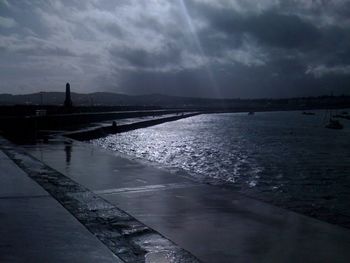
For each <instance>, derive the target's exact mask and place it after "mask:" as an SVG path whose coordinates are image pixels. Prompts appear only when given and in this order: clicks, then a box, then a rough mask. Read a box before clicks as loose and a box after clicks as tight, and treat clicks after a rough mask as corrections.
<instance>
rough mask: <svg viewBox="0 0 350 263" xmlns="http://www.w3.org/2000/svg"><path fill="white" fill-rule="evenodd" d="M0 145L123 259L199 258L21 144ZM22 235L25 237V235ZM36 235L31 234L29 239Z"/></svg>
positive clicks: (173, 262)
mask: <svg viewBox="0 0 350 263" xmlns="http://www.w3.org/2000/svg"><path fill="white" fill-rule="evenodd" d="M0 147H2V148H3V150H4V152H5V153H6V155H7V156H8V157H9V158H10V159H11V160H13V161H14V162H15V163H16V164H17V165H18V166H19V168H21V169H22V170H23V171H25V172H26V174H27V175H28V176H29V177H30V178H31V179H33V180H34V181H35V182H37V183H38V184H39V185H40V186H42V187H43V188H44V189H45V190H46V191H47V192H48V193H49V194H50V196H51V197H53V198H55V199H56V200H57V201H58V202H59V203H60V204H61V205H62V206H63V207H64V208H65V209H67V210H68V211H69V212H70V213H71V215H73V216H74V217H75V218H76V219H78V221H79V222H80V223H81V224H82V225H83V226H84V227H85V228H86V229H88V230H89V231H90V232H91V233H92V234H93V235H94V236H95V237H97V238H98V239H99V240H100V241H101V242H102V243H103V244H104V245H105V246H106V247H108V248H109V249H110V251H112V252H113V253H114V254H115V255H117V256H118V258H121V259H122V260H123V262H130V263H143V262H169V263H177V262H182V263H196V262H199V261H198V259H196V258H195V257H194V256H193V255H191V254H190V253H189V252H188V251H186V250H184V249H182V248H181V247H179V246H178V245H176V244H175V243H173V242H172V241H171V240H169V239H167V238H165V237H164V236H162V235H160V234H159V233H158V232H156V231H154V230H153V229H151V228H149V227H148V226H146V225H144V224H143V223H142V222H140V221H138V220H136V219H135V218H134V217H132V216H130V215H129V214H127V213H125V211H123V210H121V209H119V208H118V207H116V206H115V205H113V204H111V203H109V202H108V201H106V200H105V199H103V198H101V197H100V196H98V195H97V194H94V193H93V192H91V191H90V190H89V189H87V188H86V187H84V186H82V185H80V184H79V183H77V182H75V181H73V180H72V179H70V178H68V177H66V176H65V175H64V174H62V173H59V172H58V171H56V170H54V169H52V168H51V167H49V166H47V165H46V164H44V163H43V162H41V161H39V160H38V159H36V158H34V157H32V156H30V155H28V154H27V153H26V152H24V151H23V149H22V148H20V147H17V146H15V145H12V144H10V143H7V144H6V146H5V147H4V146H3V145H1V146H0ZM50 219H51V220H52V219H54V218H53V217H50ZM24 236H25V237H27V238H28V236H27V235H24ZM67 236H69V235H67ZM35 237H36V236H35V235H33V237H29V239H30V238H32V239H35ZM82 242H84V240H82ZM48 253H50V252H48ZM101 260H102V259H101ZM150 260H151V261H150ZM98 262H100V261H98ZM102 262H104V261H103V260H102Z"/></svg>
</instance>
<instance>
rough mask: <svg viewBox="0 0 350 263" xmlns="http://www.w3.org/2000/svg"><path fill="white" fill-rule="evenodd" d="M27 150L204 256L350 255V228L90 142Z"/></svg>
mask: <svg viewBox="0 0 350 263" xmlns="http://www.w3.org/2000/svg"><path fill="white" fill-rule="evenodd" d="M67 145H69V147H70V150H67V148H66V147H67ZM26 150H27V152H28V153H30V154H32V155H34V156H36V157H37V158H38V159H40V160H42V161H43V162H45V163H46V164H47V165H49V166H51V167H53V168H54V169H56V170H58V171H60V172H62V173H64V174H65V175H67V176H68V177H70V178H72V179H73V180H75V181H77V182H79V183H80V184H82V185H84V186H86V187H87V188H89V189H91V190H94V191H95V193H97V194H99V195H100V196H102V197H103V198H104V199H107V200H108V201H110V202H111V203H112V204H115V205H116V206H117V207H119V208H121V209H123V210H124V211H126V212H127V213H129V214H130V215H132V216H133V217H135V218H136V219H138V220H140V221H141V222H143V223H144V224H146V225H148V226H150V227H151V228H153V229H154V230H156V231H158V232H159V233H161V234H162V235H164V236H165V237H167V238H169V239H170V240H172V241H174V242H175V243H177V244H178V245H179V246H180V247H182V248H184V249H186V250H187V251H189V252H191V253H192V254H193V255H195V256H196V257H198V258H199V259H200V260H202V261H203V262H349V260H350V231H349V230H348V229H344V228H341V227H338V226H334V225H331V224H328V223H324V222H321V221H318V220H315V219H312V218H309V217H306V216H303V215H300V214H297V213H294V212H290V211H288V210H284V209H280V208H277V207H275V206H272V205H269V204H266V203H263V202H260V201H256V200H253V199H250V198H247V197H244V196H242V195H239V194H237V193H235V192H233V191H232V190H227V189H222V188H219V187H215V186H209V185H205V184H200V183H196V182H193V181H192V180H189V179H187V178H186V177H183V176H179V175H178V174H172V173H170V172H168V171H166V170H164V169H159V168H156V167H153V166H150V165H147V164H144V163H140V162H137V161H134V160H129V159H128V158H123V157H122V156H117V155H116V154H114V153H110V152H107V151H105V150H100V149H98V148H96V147H94V146H92V145H87V144H84V143H79V142H71V143H69V142H67V141H66V142H63V141H62V142H60V141H56V142H55V143H52V144H49V145H37V146H27V147H26Z"/></svg>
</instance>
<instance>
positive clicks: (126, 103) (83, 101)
mask: <svg viewBox="0 0 350 263" xmlns="http://www.w3.org/2000/svg"><path fill="white" fill-rule="evenodd" d="M64 99H65V93H64V92H42V93H33V94H25V95H11V94H0V106H6V105H28V106H32V107H35V106H38V105H47V106H50V107H51V106H60V105H63V102H64ZM72 101H73V105H74V106H76V107H84V106H94V108H97V107H100V108H103V107H116V106H117V107H131V108H132V107H135V106H138V107H156V108H196V109H200V108H203V109H223V108H225V109H234V110H246V109H252V110H278V109H279V110H291V109H308V108H309V109H317V108H348V107H350V96H345V95H343V96H319V97H305V98H282V99H209V98H190V97H177V96H167V95H161V94H150V95H138V96H131V95H125V94H118V93H111V92H95V93H90V94H80V93H72ZM90 108H91V107H90Z"/></svg>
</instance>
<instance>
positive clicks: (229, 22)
mask: <svg viewBox="0 0 350 263" xmlns="http://www.w3.org/2000/svg"><path fill="white" fill-rule="evenodd" d="M66 82H70V84H71V89H72V91H74V92H80V93H90V92H97V91H107V92H115V93H124V94H131V95H139V94H153V93H157V94H166V95H177V96H191V97H208V98H278V97H298V96H318V95H330V94H334V95H340V94H348V95H350V1H349V0H171V1H170V0H169V1H165V0H0V93H12V94H27V93H32V92H39V91H64V90H65V84H66Z"/></svg>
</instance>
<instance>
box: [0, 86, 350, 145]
mask: <svg viewBox="0 0 350 263" xmlns="http://www.w3.org/2000/svg"><path fill="white" fill-rule="evenodd" d="M349 107H350V96H345V95H342V96H319V97H300V98H281V99H210V98H191V97H176V96H168V95H160V94H153V95H140V96H129V95H124V94H117V93H107V92H97V93H91V94H79V93H74V92H71V90H70V85H69V83H67V86H66V93H64V92H40V93H33V94H27V95H10V94H0V129H1V130H2V131H3V132H4V133H5V135H9V136H10V137H12V138H16V139H18V138H21V139H28V138H29V139H31V138H33V137H36V136H37V135H38V134H39V133H38V132H39V131H41V130H44V131H48V130H51V131H57V130H77V129H82V128H84V127H85V126H88V125H89V123H92V122H101V121H107V120H118V119H125V118H134V117H143V116H153V117H155V116H162V115H164V114H170V113H178V114H179V113H183V112H198V113H199V112H201V113H216V112H260V111H288V110H314V109H337V108H349ZM23 131H25V132H23Z"/></svg>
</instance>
